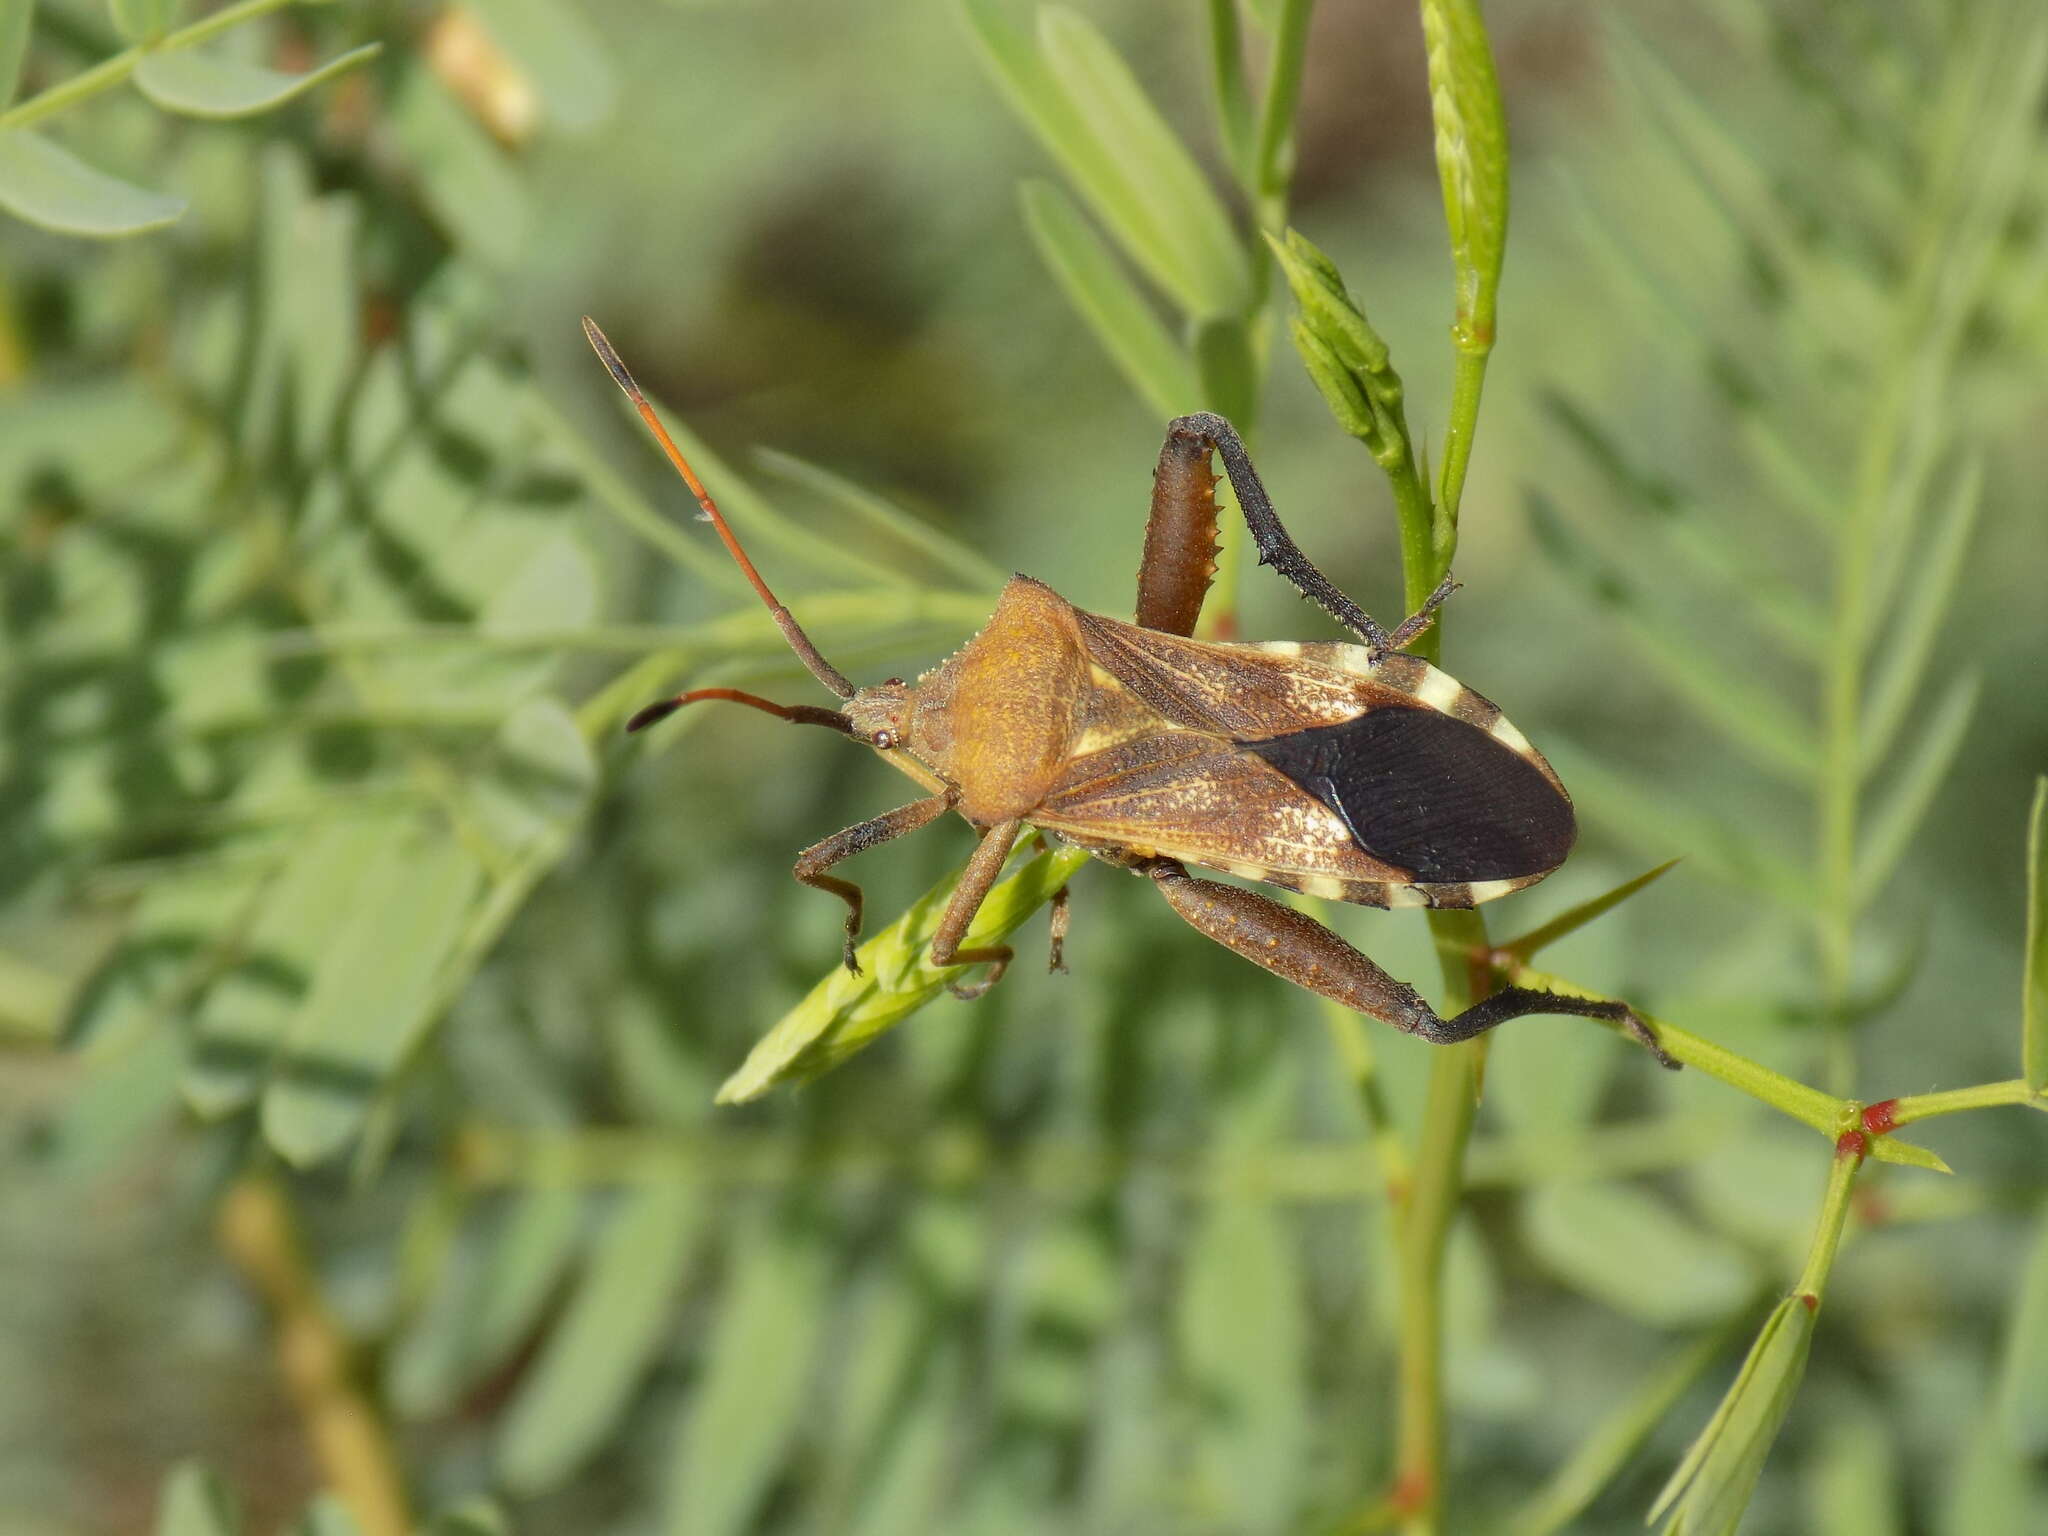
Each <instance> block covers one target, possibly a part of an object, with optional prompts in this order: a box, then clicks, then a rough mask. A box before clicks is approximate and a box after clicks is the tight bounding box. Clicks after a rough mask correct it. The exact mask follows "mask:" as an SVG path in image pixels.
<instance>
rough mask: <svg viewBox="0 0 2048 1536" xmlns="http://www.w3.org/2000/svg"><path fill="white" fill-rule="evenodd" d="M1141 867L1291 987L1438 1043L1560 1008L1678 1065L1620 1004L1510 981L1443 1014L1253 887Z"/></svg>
mask: <svg viewBox="0 0 2048 1536" xmlns="http://www.w3.org/2000/svg"><path fill="white" fill-rule="evenodd" d="M1144 873H1146V874H1147V875H1150V876H1151V877H1152V880H1153V882H1154V883H1155V884H1156V885H1157V886H1158V887H1159V892H1160V894H1161V895H1163V896H1164V897H1165V898H1166V899H1167V901H1168V903H1170V904H1171V905H1172V907H1173V910H1174V911H1176V912H1178V913H1179V914H1180V915H1181V916H1182V917H1183V918H1185V919H1186V920H1187V921H1188V923H1190V924H1191V925H1192V926H1193V927H1195V928H1196V929H1198V930H1199V931H1201V932H1202V933H1204V934H1207V935H1208V936H1209V937H1210V938H1212V939H1214V940H1215V941H1216V942H1217V943H1219V944H1221V945H1222V946H1223V947H1224V948H1226V949H1229V950H1233V951H1235V952H1236V953H1238V954H1240V955H1242V956H1244V958H1245V959H1247V960H1249V961H1251V962H1252V964H1254V965H1258V966H1263V967H1264V968H1265V969H1267V970H1269V971H1271V972H1272V973H1273V974H1274V975H1275V976H1279V977H1282V978H1284V979H1285V980H1288V981H1291V982H1293V983H1294V984H1295V985H1296V986H1298V987H1306V988H1307V989H1308V990H1309V991H1311V992H1314V993H1316V994H1318V995H1319V996H1322V997H1327V998H1329V999H1330V1000H1331V1001H1332V1002H1336V1003H1342V1004H1343V1005H1344V1006H1345V1007H1346V1008H1350V1009H1353V1010H1354V1011H1356V1012H1358V1013H1365V1014H1370V1015H1371V1016H1372V1017H1374V1018H1376V1019H1381V1020H1383V1021H1385V1022H1386V1023H1388V1024H1391V1025H1393V1026H1394V1028H1396V1029H1399V1030H1403V1031H1405V1032H1406V1033H1408V1034H1411V1035H1420V1036H1421V1037H1422V1038H1423V1039H1425V1040H1428V1041H1431V1042H1433V1043H1435V1044H1437V1045H1453V1044H1456V1043H1457V1042H1459V1041H1461V1040H1470V1039H1472V1038H1473V1037H1474V1036H1475V1035H1481V1034H1484V1033H1485V1032H1486V1031H1487V1030H1489V1029H1492V1028H1493V1027H1494V1026H1496V1025H1498V1024H1504V1023H1506V1022H1507V1021H1508V1020H1509V1019H1515V1018H1520V1017H1522V1016H1523V1015H1524V1014H1530V1013H1566V1014H1577V1015H1580V1016H1583V1017H1587V1018H1598V1019H1607V1020H1610V1021H1614V1022H1619V1023H1621V1024H1624V1025H1626V1026H1627V1028H1628V1030H1629V1032H1630V1033H1631V1034H1633V1035H1635V1036H1636V1037H1637V1038H1638V1039H1639V1040H1641V1041H1642V1042H1643V1043H1644V1044H1645V1045H1647V1046H1648V1047H1649V1048H1650V1051H1651V1053H1652V1054H1653V1055H1655V1056H1656V1058H1657V1060H1658V1061H1659V1062H1660V1063H1661V1064H1662V1065H1664V1066H1666V1067H1672V1068H1676V1067H1677V1065H1678V1063H1677V1062H1675V1061H1673V1060H1672V1059H1671V1058H1670V1057H1669V1056H1667V1055H1665V1054H1664V1051H1663V1048H1662V1047H1661V1046H1659V1045H1658V1044H1657V1039H1656V1036H1655V1035H1654V1034H1652V1033H1651V1032H1650V1029H1649V1026H1648V1025H1646V1024H1644V1023H1643V1021H1642V1020H1641V1019H1639V1018H1637V1017H1636V1015H1635V1014H1634V1013H1633V1012H1632V1011H1631V1010H1630V1009H1629V1008H1628V1007H1627V1006H1626V1005H1625V1004H1622V1003H1611V1002H1599V1001H1595V1000H1593V999H1591V998H1578V997H1566V996H1564V995H1562V994H1560V993H1555V992H1537V991H1533V990H1531V989H1529V988H1527V987H1509V988H1508V989H1507V990H1505V991H1503V992H1496V993H1495V994H1494V995H1493V996H1492V997H1489V998H1486V999H1485V1000H1483V1001H1481V1002H1478V1003H1474V1004H1473V1005H1472V1006H1471V1007H1470V1008H1467V1009H1466V1010H1465V1011H1464V1012H1463V1013H1461V1014H1458V1015H1457V1016H1456V1017H1455V1018H1449V1019H1446V1018H1443V1017H1442V1016H1440V1015H1439V1014H1438V1013H1437V1011H1436V1010H1435V1009H1434V1008H1432V1007H1430V1006H1429V1003H1428V1002H1427V1001H1426V1000H1425V999H1424V998H1423V996H1422V994H1421V993H1419V992H1417V991H1416V990H1415V989H1414V988H1413V987H1411V986H1409V985H1408V984H1407V983H1406V982H1404V981H1396V980H1395V979H1394V978H1393V977H1392V976H1389V975H1388V974H1387V973H1386V972H1385V971H1383V970H1381V969H1380V968H1379V967H1378V966H1377V965H1374V964H1373V963H1372V961H1371V960H1369V959H1367V958H1366V957H1365V956H1364V955H1362V954H1360V953H1359V952H1358V951H1357V950H1355V949H1353V948H1352V947H1351V946H1350V945H1349V944H1347V943H1345V942H1344V941H1343V940H1342V939H1340V938H1338V937H1337V935H1336V934H1334V933H1332V932H1330V930H1329V929H1327V928H1325V927H1324V926H1323V925H1322V924H1321V923H1319V922H1317V921H1316V920H1315V919H1314V918H1312V917H1309V916H1308V915H1307V914H1306V913H1302V912H1297V911H1295V910H1294V909H1293V908H1292V907H1284V906H1282V905H1281V904H1280V903H1279V902H1277V901H1273V900H1271V899H1269V898H1267V897H1265V896H1261V895H1260V894H1259V893H1258V892H1256V891H1247V890H1244V889H1242V888H1240V887H1238V886H1234V885H1224V884H1222V883H1220V882H1219V881H1215V880H1197V879H1196V878H1195V877H1194V876H1192V875H1190V874H1189V873H1188V872H1187V870H1186V869H1184V868H1183V867H1182V866H1181V865H1179V864H1178V863H1175V862H1174V861H1173V860H1171V859H1159V860H1155V861H1153V862H1152V863H1150V864H1147V865H1145V866H1144Z"/></svg>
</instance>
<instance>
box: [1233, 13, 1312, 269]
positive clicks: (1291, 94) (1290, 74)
mask: <svg viewBox="0 0 2048 1536" xmlns="http://www.w3.org/2000/svg"><path fill="white" fill-rule="evenodd" d="M1314 10H1315V4H1314V0H1283V3H1282V5H1281V7H1280V19H1279V21H1278V22H1277V23H1276V24H1275V25H1274V28H1273V62H1272V67H1271V70H1270V72H1269V73H1268V75H1267V78H1266V99H1265V102H1264V104H1263V105H1262V106H1261V107H1260V109H1259V138H1258V146H1257V148H1256V149H1255V150H1254V152H1253V158H1252V173H1253V177H1254V180H1253V184H1252V186H1251V187H1250V188H1249V189H1248V190H1250V191H1251V192H1252V193H1253V195H1254V196H1255V197H1257V198H1258V199H1259V201H1260V205H1261V206H1260V210H1259V227H1260V228H1262V229H1269V230H1272V231H1274V232H1275V233H1278V232H1279V231H1280V229H1282V228H1283V227H1284V226H1285V224H1286V222H1287V189H1288V185H1289V183H1290V182H1291V181H1292V180H1293V169H1294V168H1293V165H1292V164H1291V161H1292V158H1293V155H1292V150H1293V147H1294V108H1295V104H1296V103H1297V102H1299V101H1300V100H1301V72H1302V65H1303V63H1304V61H1305V60H1306V58H1307V55H1308V23H1309V17H1310V15H1311V14H1312V13H1313V12H1314ZM1271 200H1277V206H1276V207H1275V208H1274V209H1273V210H1271V211H1270V212H1269V210H1268V209H1267V207H1266V206H1265V205H1266V204H1267V203H1268V202H1269V201H1271ZM1260 249H1263V247H1262V246H1260V245H1258V244H1257V243H1256V242H1255V249H1254V251H1253V256H1254V258H1255V259H1256V258H1257V256H1258V254H1259V250H1260Z"/></svg>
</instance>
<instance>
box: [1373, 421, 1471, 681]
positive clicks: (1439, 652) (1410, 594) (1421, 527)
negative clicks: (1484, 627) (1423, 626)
mask: <svg viewBox="0 0 2048 1536" xmlns="http://www.w3.org/2000/svg"><path fill="white" fill-rule="evenodd" d="M1402 439H1403V441H1402V459H1401V461H1400V462H1399V463H1398V464H1396V465H1394V466H1393V467H1391V468H1390V469H1388V471H1387V483H1388V485H1389V486H1391V487H1392V489H1393V492H1394V516H1395V518H1396V519H1397V520H1398V522H1399V524H1400V529H1401V601H1402V603H1403V605H1404V606H1405V608H1406V609H1407V613H1404V614H1403V615H1402V617H1403V618H1405V617H1407V614H1408V613H1414V612H1415V611H1416V610H1417V609H1419V608H1420V607H1421V606H1422V605H1423V603H1424V602H1425V601H1427V599H1428V597H1429V594H1430V593H1432V592H1434V591H1435V590H1436V587H1437V583H1438V582H1440V581H1442V580H1443V579H1444V572H1445V571H1448V570H1449V569H1450V568H1451V556H1452V554H1453V553H1455V552H1456V550H1457V544H1458V529H1457V524H1456V523H1455V522H1453V523H1452V524H1451V525H1450V529H1449V543H1447V544H1446V543H1441V542H1440V541H1439V539H1438V530H1437V515H1436V509H1435V508H1434V507H1432V506H1431V505H1430V500H1429V487H1427V486H1426V485H1424V484H1423V483H1422V472H1421V471H1420V470H1419V469H1418V468H1417V467H1416V464H1415V450H1414V449H1413V448H1412V447H1410V446H1409V444H1408V441H1407V429H1406V426H1405V424H1404V426H1403V429H1402ZM1408 649H1409V650H1411V651H1413V652H1414V653H1415V654H1416V655H1418V656H1420V657H1421V658H1422V659H1423V660H1425V661H1427V662H1429V663H1431V664H1432V665H1434V664H1435V663H1436V662H1437V661H1439V660H1441V659H1442V657H1443V650H1444V641H1443V620H1442V619H1441V618H1439V619H1438V620H1437V622H1436V623H1434V624H1432V625H1431V626H1430V627H1429V628H1428V629H1427V630H1425V631H1424V632H1423V633H1422V635H1421V636H1420V637H1419V638H1418V639H1417V640H1416V642H1415V643H1414V644H1413V645H1411V646H1410V647H1408Z"/></svg>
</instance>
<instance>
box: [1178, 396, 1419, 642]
mask: <svg viewBox="0 0 2048 1536" xmlns="http://www.w3.org/2000/svg"><path fill="white" fill-rule="evenodd" d="M1212 449H1213V450H1214V451H1215V452H1216V454H1217V455H1218V456H1219V457H1221V459H1222V460H1223V468H1224V472H1225V473H1227V474H1228V475H1229V476H1230V488H1231V489H1232V490H1233V491H1235V492H1236V493H1237V504H1238V507H1239V509H1240V510H1241V511H1242V512H1243V513H1244V520H1245V525H1246V526H1247V527H1249V528H1250V529H1251V534H1252V542H1253V544H1254V545H1256V546H1257V548H1258V551H1259V564H1261V565H1270V566H1272V567H1273V569H1274V570H1276V571H1278V572H1279V573H1280V574H1281V575H1282V576H1285V577H1286V578H1287V579H1288V580H1289V581H1290V582H1292V583H1293V584H1294V587H1295V590H1296V591H1298V592H1300V593H1301V595H1302V596H1303V597H1305V598H1307V599H1308V600H1309V601H1310V602H1312V603H1314V604H1315V605H1316V606H1317V607H1319V608H1321V609H1322V610H1323V611H1324V612H1325V613H1327V614H1329V615H1330V617H1331V618H1333V619H1335V620H1336V621H1337V622H1338V623H1339V624H1342V625H1343V626H1344V627H1345V628H1346V629H1348V630H1350V631H1351V632H1352V633H1353V634H1354V635H1356V636H1358V638H1359V639H1360V640H1363V641H1364V642H1365V646H1366V649H1367V650H1369V651H1371V652H1372V653H1373V654H1374V655H1375V656H1384V655H1385V654H1386V653H1387V652H1389V651H1396V650H1399V649H1400V648H1401V647H1402V646H1404V645H1406V644H1408V643H1409V642H1410V641H1412V640H1413V639H1414V638H1415V637H1416V636H1417V635H1419V634H1421V633H1422V632H1423V631H1424V630H1425V629H1427V628H1428V627H1429V621H1430V617H1431V615H1433V614H1434V613H1435V612H1436V608H1437V605H1438V604H1440V603H1441V602H1443V600H1444V599H1445V598H1447V597H1449V596H1450V595H1451V592H1452V590H1453V589H1454V588H1455V585H1456V584H1455V583H1454V582H1452V581H1451V580H1450V578H1449V577H1446V578H1445V579H1444V583H1443V585H1442V586H1439V587H1438V588H1437V590H1436V591H1435V592H1432V593H1431V594H1430V595H1429V598H1428V600H1427V601H1425V602H1424V603H1423V605H1422V607H1421V608H1420V609H1418V610H1417V611H1416V612H1415V613H1413V614H1411V615H1410V616H1409V617H1408V618H1407V619H1405V620H1403V621H1402V622H1401V624H1400V625H1399V626H1398V627H1396V628H1395V629H1394V631H1393V632H1392V633H1391V634H1390V633H1388V632H1387V631H1386V630H1384V629H1382V628H1380V626H1379V624H1378V622H1377V621H1376V620H1375V619H1374V618H1373V617H1372V615H1371V614H1369V613H1367V612H1366V611H1365V610H1364V609H1363V608H1361V607H1359V606H1358V604H1356V603H1355V602H1353V601H1352V600H1351V599H1350V598H1349V597H1347V596H1345V595H1344V593H1342V592H1341V591H1339V590H1338V589H1337V586H1336V584H1335V583H1334V582H1332V581H1331V580H1330V578H1329V577H1327V576H1325V575H1324V574H1323V573H1322V572H1321V571H1319V570H1318V569H1316V566H1315V562H1314V561H1312V560H1310V559H1309V557H1308V556H1307V555H1304V554H1303V553H1302V552H1301V548H1300V546H1299V545H1297V544H1296V543H1295V542H1294V540H1293V539H1292V538H1290V537H1289V536H1288V533H1287V530H1286V529H1285V528H1283V527H1281V526H1280V518H1279V515H1278V514H1277V513H1275V512H1274V510H1273V502H1272V498H1270V497H1269V496H1267V494H1266V487H1265V486H1264V484H1263V483H1261V481H1260V480H1259V472H1258V471H1257V470H1256V469H1254V468H1253V467H1252V460H1251V455H1250V454H1249V453H1247V452H1246V451H1245V446H1244V440H1243V439H1242V438H1240V437H1239V436H1238V435H1237V429H1236V428H1235V427H1233V426H1232V425H1231V424H1230V423H1229V422H1227V421H1225V420H1224V419H1223V418H1222V417H1221V416H1218V415H1216V414H1214V413H1213V412H1209V411H1200V412H1197V413H1196V414H1194V415H1192V416H1181V417H1178V418H1176V419H1175V420H1174V421H1173V422H1172V423H1171V424H1169V425H1168V427H1167V429H1166V446H1165V447H1164V448H1162V449H1161V450H1160V453H1159V472H1158V476H1157V478H1156V480H1155V482H1154V485H1153V494H1152V521H1151V523H1150V524H1149V525H1148V526H1147V528H1146V531H1145V559H1146V564H1147V566H1148V567H1149V566H1150V565H1151V562H1152V560H1153V558H1154V546H1155V543H1156V544H1157V545H1158V546H1159V550H1160V558H1161V559H1162V562H1163V569H1164V572H1165V574H1163V575H1162V576H1161V577H1160V579H1159V582H1158V591H1159V593H1160V594H1161V599H1160V602H1161V605H1160V608H1159V610H1158V611H1159V612H1160V614H1161V615H1162V616H1163V617H1170V618H1178V617H1179V616H1180V615H1181V613H1182V612H1183V611H1184V609H1185V604H1186V596H1185V594H1186V593H1187V591H1188V590H1190V589H1191V588H1192V590H1193V593H1194V596H1193V609H1194V611H1197V612H1198V611H1199V610H1200V607H1201V597H1202V594H1203V593H1205V592H1207V591H1208V587H1209V574H1211V573H1213V572H1214V570H1215V561H1214V556H1213V554H1212V555H1209V556H1206V557H1203V558H1205V559H1207V561H1208V566H1207V570H1206V571H1204V572H1203V573H1202V574H1201V577H1200V581H1199V585H1196V584H1195V583H1194V573H1195V571H1196V570H1197V569H1198V566H1199V562H1198V561H1197V558H1196V551H1197V550H1198V549H1199V548H1200V546H1201V545H1202V544H1204V543H1207V544H1210V545H1213V544H1214V542H1215V532H1216V509H1215V499H1214V495H1213V493H1212V492H1211V491H1210V490H1209V489H1208V486H1207V484H1204V482H1208V474H1209V453H1210V451H1211V450H1212ZM1198 486H1199V489H1198ZM1169 487H1171V488H1172V489H1171V490H1170V491H1169ZM1203 498H1206V499H1207V523H1206V530H1207V531H1206V536H1204V535H1203V532H1202V528H1203V525H1202V523H1201V515H1202V507H1201V505H1200V502H1201V500H1202V499H1203ZM1162 501H1164V502H1166V503H1167V505H1166V507H1165V509H1164V510H1163V511H1162ZM1148 579H1149V571H1141V572H1140V573H1139V581H1138V604H1139V613H1138V622H1139V623H1140V624H1142V625H1145V627H1147V628H1149V629H1162V628H1167V627H1168V626H1167V625H1166V624H1164V623H1156V624H1155V623H1152V622H1151V621H1150V620H1148V619H1147V617H1146V598H1147V583H1148ZM1173 594H1178V595H1179V596H1180V598H1181V602H1182V607H1181V608H1174V607H1172V606H1171V605H1170V604H1168V603H1167V602H1166V601H1165V598H1166V597H1167V596H1169V595H1173ZM1187 622H1188V624H1189V627H1190V628H1192V627H1193V622H1194V621H1193V618H1192V617H1189V618H1188V621H1187ZM1175 633H1177V634H1186V633H1188V630H1186V629H1182V630H1176V631H1175Z"/></svg>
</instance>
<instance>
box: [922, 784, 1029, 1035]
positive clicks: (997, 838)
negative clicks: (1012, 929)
mask: <svg viewBox="0 0 2048 1536" xmlns="http://www.w3.org/2000/svg"><path fill="white" fill-rule="evenodd" d="M1022 826H1023V823H1022V822H1017V821H1002V822H998V823H996V825H994V826H992V827H990V828H989V829H988V831H986V832H984V833H983V834H982V837H981V843H980V845H979V846H978V847H976V848H975V850H974V856H973V857H972V858H970V859H969V860H968V861H967V867H966V868H965V869H963V870H962V871H961V872H960V883H959V884H958V885H956V886H954V887H953V896H952V899H951V900H949V901H948V902H947V903H946V911H945V915H944V916H943V917H941V918H940V919H939V931H938V932H937V933H935V934H933V935H932V964H933V965H981V964H984V963H986V964H987V966H988V974H987V975H986V976H984V977H983V978H982V979H981V980H980V981H976V982H969V983H957V982H950V981H949V982H947V983H946V986H947V988H948V990H950V991H951V992H952V994H953V995H954V996H955V997H965V998H974V997H979V996H981V994H982V993H984V992H986V991H987V990H988V989H989V988H990V987H992V986H994V985H995V984H996V983H997V982H999V981H1001V980H1002V979H1003V971H1004V970H1005V968H1007V967H1008V965H1009V963H1010V956H1011V955H1013V954H1015V953H1016V951H1015V950H1013V949H1011V948H1010V946H1009V945H1007V944H989V945H984V946H982V947H981V948H979V949H962V948H961V947H960V940H961V939H962V938H963V937H965V936H966V933H967V929H968V927H969V925H970V924H972V923H973V921H974V914H975V913H977V912H979V911H980V910H981V904H982V901H983V900H984V899H985V898H986V897H987V896H988V893H989V888H990V887H991V886H993V885H994V884H995V883H996V876H998V875H1000V874H1001V873H1002V872H1003V863H1004V861H1005V860H1007V859H1008V858H1009V857H1010V849H1011V848H1012V847H1014V846H1015V845H1016V842H1017V833H1018V831H1019V829H1020V828H1021V827H1022Z"/></svg>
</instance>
